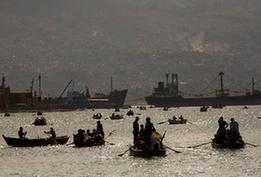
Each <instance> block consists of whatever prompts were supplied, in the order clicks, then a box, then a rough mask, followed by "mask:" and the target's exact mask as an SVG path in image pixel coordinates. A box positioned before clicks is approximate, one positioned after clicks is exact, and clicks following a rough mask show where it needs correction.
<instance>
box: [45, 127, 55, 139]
mask: <svg viewBox="0 0 261 177" xmlns="http://www.w3.org/2000/svg"><path fill="white" fill-rule="evenodd" d="M44 133H46V134H51V135H52V138H53V139H55V138H56V133H55V131H54V129H53V128H52V127H51V128H50V131H49V132H46V131H44Z"/></svg>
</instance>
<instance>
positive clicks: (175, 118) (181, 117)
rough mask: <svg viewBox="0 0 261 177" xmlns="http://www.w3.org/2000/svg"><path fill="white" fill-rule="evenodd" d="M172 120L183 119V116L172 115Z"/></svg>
mask: <svg viewBox="0 0 261 177" xmlns="http://www.w3.org/2000/svg"><path fill="white" fill-rule="evenodd" d="M172 120H174V121H177V120H179V121H184V118H183V116H182V115H180V116H179V118H177V117H176V116H175V115H174V116H173V117H172Z"/></svg>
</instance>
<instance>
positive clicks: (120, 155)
mask: <svg viewBox="0 0 261 177" xmlns="http://www.w3.org/2000/svg"><path fill="white" fill-rule="evenodd" d="M129 150H130V148H129V149H127V150H126V151H124V152H123V153H121V154H118V156H119V157H122V156H123V155H124V154H126V153H127V152H128V151H129Z"/></svg>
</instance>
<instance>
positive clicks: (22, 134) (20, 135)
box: [18, 127, 56, 139]
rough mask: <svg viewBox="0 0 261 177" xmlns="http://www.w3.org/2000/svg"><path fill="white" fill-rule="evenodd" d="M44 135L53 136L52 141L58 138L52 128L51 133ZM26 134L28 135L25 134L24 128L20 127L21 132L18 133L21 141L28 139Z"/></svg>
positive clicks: (47, 132) (46, 132)
mask: <svg viewBox="0 0 261 177" xmlns="http://www.w3.org/2000/svg"><path fill="white" fill-rule="evenodd" d="M44 133H45V134H48V135H51V138H52V139H55V138H56V133H55V131H54V129H53V128H52V127H51V128H50V131H44ZM26 134H27V132H24V129H23V127H20V128H19V131H18V137H19V138H20V139H25V138H26V137H25V136H26Z"/></svg>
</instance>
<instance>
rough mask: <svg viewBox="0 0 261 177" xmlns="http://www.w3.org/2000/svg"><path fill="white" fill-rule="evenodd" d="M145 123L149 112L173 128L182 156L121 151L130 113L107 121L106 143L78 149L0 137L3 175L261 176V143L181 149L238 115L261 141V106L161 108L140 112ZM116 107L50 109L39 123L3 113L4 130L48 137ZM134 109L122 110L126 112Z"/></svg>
mask: <svg viewBox="0 0 261 177" xmlns="http://www.w3.org/2000/svg"><path fill="white" fill-rule="evenodd" d="M133 110H134V112H135V113H138V114H140V115H138V116H139V117H140V118H141V119H140V123H144V120H145V118H146V117H147V116H149V117H151V119H152V121H153V123H154V125H155V127H156V129H157V130H158V131H159V132H162V133H163V132H164V131H165V130H166V131H167V133H166V137H165V139H164V142H165V144H167V145H168V146H170V147H172V148H175V149H177V150H180V151H182V152H183V153H179V154H176V153H175V152H173V151H170V150H169V151H168V152H167V156H166V157H160V158H159V157H155V158H151V159H143V158H135V157H132V156H129V155H128V154H126V155H124V156H123V157H118V154H120V153H122V152H124V151H125V150H127V149H128V146H129V144H131V142H132V122H133V121H134V118H135V116H131V117H128V116H125V119H123V120H110V119H107V120H102V123H103V126H104V129H105V133H109V132H110V131H112V130H116V131H115V132H114V134H113V135H112V136H110V137H109V138H108V141H109V142H111V143H114V144H115V145H110V144H106V145H105V146H102V147H91V148H73V146H71V145H68V146H48V147H34V148H13V147H9V146H7V145H6V143H5V142H4V139H3V138H0V176H1V177H2V176H3V177H7V176H13V177H16V176H23V177H24V176H25V177H27V176H28V177H32V176H35V177H36V176H39V177H46V176H61V177H62V176H77V177H78V176H79V177H82V176H115V177H116V176H128V177H133V176H138V177H139V176H141V177H147V176H206V177H209V176H212V177H213V176H219V177H220V176H231V177H232V176H235V177H237V176H261V147H251V146H246V148H244V149H241V150H216V149H213V148H212V147H211V146H210V145H209V144H208V145H205V146H201V147H198V148H193V149H192V148H179V147H184V146H189V145H197V144H200V143H204V142H208V141H210V139H211V138H212V137H213V135H214V133H215V132H216V130H217V119H218V118H219V117H220V116H221V115H222V116H223V117H224V118H225V119H226V120H227V121H229V119H230V118H231V117H234V118H235V119H236V120H237V121H238V122H239V124H240V131H241V135H242V136H243V139H244V140H245V141H246V142H249V143H253V144H261V119H260V120H259V119H257V117H261V107H259V106H250V107H249V109H243V107H241V106H237V107H225V108H223V109H209V110H208V112H200V111H199V108H197V107H194V108H171V109H169V111H163V110H162V109H161V108H152V109H150V108H148V109H147V110H144V111H142V110H139V109H136V108H133ZM113 111H114V110H112V109H111V110H110V109H107V110H105V109H101V110H95V111H92V110H84V111H73V112H46V113H44V116H45V117H46V119H47V121H48V123H49V125H48V126H43V127H36V126H33V125H32V122H33V120H34V119H35V117H36V115H35V114H34V113H14V114H12V115H11V117H3V115H1V116H0V134H5V135H6V136H15V137H16V136H17V131H18V128H19V127H20V126H23V127H24V129H25V131H27V135H28V137H30V138H36V137H46V135H45V134H44V133H43V131H45V130H49V127H51V126H52V127H54V129H55V130H56V133H57V135H58V136H59V135H70V136H71V138H70V139H69V142H68V143H70V142H72V135H73V134H74V133H76V132H77V130H78V129H79V128H82V129H92V128H95V126H96V121H95V120H93V119H92V115H93V114H94V113H98V112H101V113H103V116H105V117H108V116H109V115H110V114H111V113H112V112H113ZM127 111H128V110H121V112H120V114H126V112H127ZM181 114H182V115H183V117H184V118H186V119H188V120H189V121H190V122H191V123H192V124H185V125H169V124H167V123H165V124H160V125H157V123H158V122H162V121H164V120H167V119H168V118H169V117H172V116H173V115H176V116H179V115H181Z"/></svg>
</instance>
